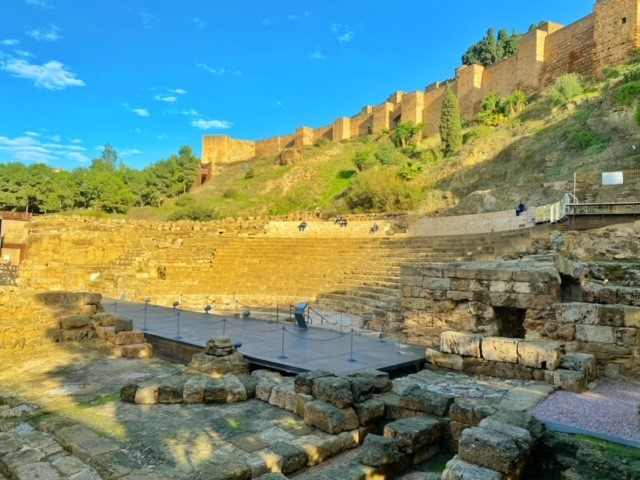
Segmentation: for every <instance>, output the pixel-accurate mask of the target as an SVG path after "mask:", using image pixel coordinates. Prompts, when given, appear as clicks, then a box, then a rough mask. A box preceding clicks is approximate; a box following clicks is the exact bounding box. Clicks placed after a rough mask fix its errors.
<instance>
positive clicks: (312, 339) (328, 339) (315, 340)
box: [282, 327, 349, 342]
mask: <svg viewBox="0 0 640 480" xmlns="http://www.w3.org/2000/svg"><path fill="white" fill-rule="evenodd" d="M282 328H284V329H285V331H286V332H287V333H288V334H289V335H292V336H294V337H297V338H301V339H303V340H307V341H309V342H330V341H332V340H337V339H339V338H344V337H345V336H347V335H349V334H348V333H341V334H339V335H337V336H335V337H333V338H320V339H316V338H308V337H305V336H303V335H299V334H297V333H294V332H292V331H290V330H288V329H287V327H282Z"/></svg>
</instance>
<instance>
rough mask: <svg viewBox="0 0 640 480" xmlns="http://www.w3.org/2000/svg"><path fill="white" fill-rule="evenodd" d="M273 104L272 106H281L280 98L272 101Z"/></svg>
mask: <svg viewBox="0 0 640 480" xmlns="http://www.w3.org/2000/svg"><path fill="white" fill-rule="evenodd" d="M273 106H274V107H281V106H282V102H281V101H280V100H276V101H275V102H273Z"/></svg>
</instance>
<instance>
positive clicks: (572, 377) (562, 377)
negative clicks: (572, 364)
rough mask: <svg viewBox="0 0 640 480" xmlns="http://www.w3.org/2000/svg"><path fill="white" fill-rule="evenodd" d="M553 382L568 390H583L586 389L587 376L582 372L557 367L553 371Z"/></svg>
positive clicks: (577, 391)
mask: <svg viewBox="0 0 640 480" xmlns="http://www.w3.org/2000/svg"><path fill="white" fill-rule="evenodd" d="M553 384H554V385H556V386H558V387H560V388H561V389H563V390H567V391H569V392H576V393H580V392H584V391H585V390H586V389H587V378H586V375H585V374H584V373H582V372H576V371H573V370H562V369H558V370H556V371H554V372H553Z"/></svg>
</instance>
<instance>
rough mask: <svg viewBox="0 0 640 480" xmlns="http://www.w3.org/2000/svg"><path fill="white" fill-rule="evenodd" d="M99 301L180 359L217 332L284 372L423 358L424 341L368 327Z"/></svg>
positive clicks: (254, 359)
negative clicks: (421, 343) (384, 336)
mask: <svg viewBox="0 0 640 480" xmlns="http://www.w3.org/2000/svg"><path fill="white" fill-rule="evenodd" d="M102 305H103V306H104V307H105V310H106V311H107V312H116V313H118V314H120V315H122V316H124V317H128V318H131V319H132V320H133V322H134V328H136V329H140V330H143V331H144V332H145V335H146V337H147V339H148V341H149V342H150V343H151V344H152V345H153V347H154V352H155V355H156V356H158V357H160V358H165V359H168V360H172V361H178V362H181V363H188V362H189V361H190V359H191V355H193V354H194V353H196V352H200V351H202V348H203V347H204V345H205V344H206V342H207V340H209V339H210V338H211V337H215V336H218V335H228V336H229V337H230V338H231V340H232V341H233V342H234V343H236V342H240V343H241V344H242V345H241V346H240V347H239V348H238V351H239V352H240V353H242V354H243V355H244V356H245V358H246V359H247V361H248V362H249V363H250V364H252V365H253V366H255V367H263V368H270V369H273V370H279V371H282V372H287V373H300V372H305V371H310V370H318V369H323V370H328V371H331V372H333V373H335V374H337V375H347V374H350V373H354V372H357V371H359V370H364V369H368V368H374V369H377V370H383V371H386V372H390V373H391V372H393V371H396V370H404V369H415V370H418V369H420V368H421V367H422V365H423V364H424V363H425V348H424V347H422V346H416V345H407V344H404V343H399V342H397V341H393V340H392V339H385V340H382V339H379V338H378V334H377V333H376V332H371V331H366V330H364V331H352V329H351V328H343V329H342V331H340V329H339V328H338V329H327V328H317V327H313V326H309V327H308V328H307V329H302V328H299V327H298V326H297V325H296V324H294V323H293V322H292V321H290V320H289V319H288V318H286V319H285V320H286V321H282V319H280V320H279V321H278V322H276V321H266V320H255V319H252V318H251V317H249V318H246V319H245V318H234V317H229V316H226V317H225V316H222V315H209V314H205V313H199V312H190V311H179V310H178V309H177V308H171V307H159V306H156V305H148V306H147V307H146V308H145V305H144V304H139V303H132V302H126V301H121V300H118V301H117V302H116V301H114V300H111V299H104V300H103V302H102Z"/></svg>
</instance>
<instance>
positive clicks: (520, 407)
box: [498, 370, 558, 412]
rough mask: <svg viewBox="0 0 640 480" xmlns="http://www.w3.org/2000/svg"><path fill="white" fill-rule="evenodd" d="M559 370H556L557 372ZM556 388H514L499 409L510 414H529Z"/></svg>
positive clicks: (501, 401)
mask: <svg viewBox="0 0 640 480" xmlns="http://www.w3.org/2000/svg"><path fill="white" fill-rule="evenodd" d="M557 371H558V370H556V372H557ZM554 390H555V388H554V387H553V386H551V385H542V384H537V385H531V386H528V387H513V388H512V389H511V390H509V391H508V392H507V394H506V395H505V396H504V397H502V400H500V403H499V405H498V406H499V409H500V410H502V411H508V412H528V411H530V410H532V409H533V407H535V406H536V405H537V404H538V403H540V402H541V401H542V400H544V399H545V398H547V397H548V396H549V394H550V393H551V392H553V391H554Z"/></svg>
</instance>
